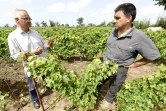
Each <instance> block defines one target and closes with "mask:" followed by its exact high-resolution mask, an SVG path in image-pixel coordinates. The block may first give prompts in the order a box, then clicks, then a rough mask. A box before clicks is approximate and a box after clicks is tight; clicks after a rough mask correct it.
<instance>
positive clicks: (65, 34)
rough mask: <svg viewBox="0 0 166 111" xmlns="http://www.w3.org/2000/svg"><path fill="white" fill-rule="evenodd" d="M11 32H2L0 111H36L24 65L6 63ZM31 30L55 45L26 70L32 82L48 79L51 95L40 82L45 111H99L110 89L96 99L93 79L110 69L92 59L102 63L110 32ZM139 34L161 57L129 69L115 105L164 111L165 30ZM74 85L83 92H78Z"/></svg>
mask: <svg viewBox="0 0 166 111" xmlns="http://www.w3.org/2000/svg"><path fill="white" fill-rule="evenodd" d="M12 30H13V29H1V30H0V36H1V38H0V46H1V51H0V58H1V59H0V61H1V62H0V100H1V101H0V110H2V111H3V110H5V111H30V110H31V111H37V110H35V109H34V108H33V104H32V102H31V99H30V96H29V92H28V86H27V82H26V81H27V80H26V77H25V75H24V72H23V66H22V64H21V63H20V62H16V61H13V60H11V59H9V58H10V57H9V51H8V44H7V35H8V34H9V33H10V32H11V31H12ZM35 30H38V31H39V33H40V34H41V35H42V36H43V38H44V39H47V38H48V37H51V38H52V39H53V40H54V45H53V47H52V49H51V50H50V51H49V54H51V56H50V55H48V56H49V57H48V58H46V59H41V60H40V59H39V60H38V59H34V60H33V59H32V61H30V62H29V67H30V70H31V71H33V72H34V77H35V78H36V80H38V79H39V77H38V76H37V74H38V73H36V72H38V71H39V72H41V74H42V71H44V72H43V73H45V74H46V78H47V83H46V85H48V86H50V87H51V88H53V90H52V91H51V90H45V88H44V85H43V82H42V81H41V80H39V81H38V87H39V91H40V94H41V98H42V101H43V104H44V108H45V110H46V111H55V110H57V111H65V110H66V111H77V110H78V109H79V111H81V110H87V109H89V110H92V111H97V110H98V104H99V102H100V101H101V100H102V98H103V97H104V95H105V93H106V91H107V89H108V84H105V85H104V87H103V88H102V90H101V92H99V96H98V98H96V97H95V96H94V95H95V94H96V92H95V91H96V90H95V89H93V88H94V86H95V85H97V84H98V81H95V80H96V79H97V80H98V79H99V78H100V79H102V78H103V77H104V76H102V74H103V72H102V71H104V70H103V68H107V69H108V67H107V66H108V64H105V65H101V67H99V65H100V64H98V63H97V62H96V63H94V64H91V63H92V62H93V60H94V58H99V57H100V58H102V56H103V53H104V52H105V43H106V40H107V37H108V35H109V31H110V28H109V27H93V28H91V27H89V28H87V27H85V28H81V27H77V28H37V29H35ZM143 31H144V32H145V33H146V34H147V35H149V36H150V37H151V39H152V40H153V41H154V43H155V44H156V46H157V47H158V48H159V50H160V53H161V57H160V59H159V61H156V62H155V63H149V64H147V65H144V66H141V67H138V68H130V69H129V71H128V77H127V80H126V84H125V85H124V86H123V88H122V90H121V91H120V92H119V94H118V96H117V106H118V107H119V109H120V110H121V111H129V109H130V108H131V109H132V110H137V111H144V110H145V109H146V111H152V110H153V111H165V110H166V108H165V106H166V87H165V86H166V84H165V83H166V76H165V73H166V67H165V63H166V61H165V60H166V50H165V43H166V39H165V36H166V31H165V30H164V31H158V32H148V31H146V30H143ZM73 58H74V59H73ZM31 62H35V63H36V64H35V65H36V66H35V65H34V66H32V64H31ZM98 62H99V61H98ZM158 66H160V67H161V68H158ZM63 67H65V68H63ZM35 68H37V70H36V69H35ZM111 68H112V71H115V67H114V65H112V67H111ZM107 73H109V72H108V71H106V72H105V77H107V76H108V75H107ZM75 75H76V76H75ZM96 75H97V76H96ZM106 75H107V76H106ZM56 76H57V77H59V78H56ZM144 76H146V77H144ZM50 77H52V78H50ZM54 77H55V78H54ZM81 77H82V78H81ZM138 78H140V79H138ZM100 79H99V80H100ZM59 81H62V82H59ZM77 83H78V84H79V85H81V87H82V89H83V90H81V89H79V87H77ZM71 86H72V87H71ZM87 89H90V90H87ZM131 89H132V90H131ZM91 90H94V91H91ZM84 91H86V92H84ZM5 92H7V93H5ZM78 92H81V94H82V95H78V96H77V94H80V93H78ZM5 94H7V95H5ZM125 94H127V95H125ZM149 95H150V96H149ZM80 97H81V99H80ZM124 97H125V99H127V100H129V101H127V102H125V103H124V101H126V100H125V99H124ZM141 97H142V98H141ZM145 97H146V99H145ZM89 98H90V99H89ZM132 98H133V99H132ZM96 99H97V100H96ZM139 100H143V101H139ZM133 101H135V102H133ZM131 103H132V104H131ZM93 106H94V108H93ZM82 108H83V109H82ZM127 108H128V109H127ZM131 109H130V110H131ZM39 110H42V108H40V109H39Z"/></svg>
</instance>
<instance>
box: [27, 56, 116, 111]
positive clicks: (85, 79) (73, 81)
mask: <svg viewBox="0 0 166 111" xmlns="http://www.w3.org/2000/svg"><path fill="white" fill-rule="evenodd" d="M25 65H26V66H27V67H28V71H30V72H31V74H33V77H34V78H35V79H36V80H37V81H39V80H41V79H42V76H45V81H44V84H45V85H46V86H48V87H50V88H51V89H52V90H53V91H56V92H60V93H61V94H62V96H65V97H66V98H67V99H68V100H69V101H71V102H73V103H74V104H76V105H77V107H78V109H79V111H86V110H89V109H94V105H95V104H96V100H97V95H98V91H97V86H98V85H99V84H100V83H101V81H102V80H103V79H105V78H107V77H108V76H110V75H112V74H113V73H115V72H116V71H117V69H118V66H117V64H116V63H113V62H109V61H106V62H103V63H102V61H101V60H100V59H94V60H93V61H92V62H91V63H90V64H89V65H88V66H87V68H86V69H85V70H84V72H83V73H82V74H81V77H78V76H77V75H78V74H76V73H75V72H74V71H68V70H67V69H66V68H65V67H63V65H62V64H61V61H60V60H59V59H58V57H56V56H52V55H49V56H48V57H45V58H43V57H39V58H35V57H33V56H31V57H29V58H28V62H27V63H26V64H25Z"/></svg>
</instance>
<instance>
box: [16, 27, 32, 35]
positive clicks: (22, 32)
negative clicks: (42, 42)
mask: <svg viewBox="0 0 166 111" xmlns="http://www.w3.org/2000/svg"><path fill="white" fill-rule="evenodd" d="M16 31H17V32H18V33H20V34H24V33H26V32H24V31H23V30H22V29H21V28H19V27H17V29H16ZM30 32H31V29H29V31H28V32H27V33H30Z"/></svg>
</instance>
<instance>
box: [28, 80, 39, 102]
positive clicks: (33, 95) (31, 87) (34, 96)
mask: <svg viewBox="0 0 166 111" xmlns="http://www.w3.org/2000/svg"><path fill="white" fill-rule="evenodd" d="M28 85H29V93H30V96H31V99H32V101H35V100H37V99H38V96H37V93H36V90H35V88H34V84H33V81H32V78H31V77H28Z"/></svg>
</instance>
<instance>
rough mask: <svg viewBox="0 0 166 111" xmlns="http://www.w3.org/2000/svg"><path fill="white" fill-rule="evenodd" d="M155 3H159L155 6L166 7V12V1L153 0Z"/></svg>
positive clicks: (165, 8)
mask: <svg viewBox="0 0 166 111" xmlns="http://www.w3.org/2000/svg"><path fill="white" fill-rule="evenodd" d="M153 1H157V3H156V4H155V5H159V6H164V10H166V0H153Z"/></svg>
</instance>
